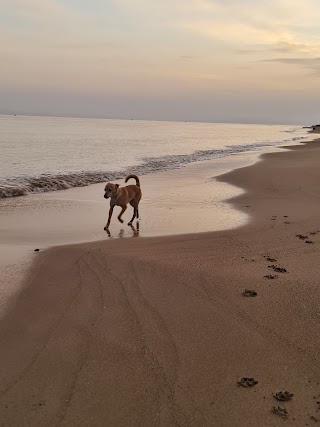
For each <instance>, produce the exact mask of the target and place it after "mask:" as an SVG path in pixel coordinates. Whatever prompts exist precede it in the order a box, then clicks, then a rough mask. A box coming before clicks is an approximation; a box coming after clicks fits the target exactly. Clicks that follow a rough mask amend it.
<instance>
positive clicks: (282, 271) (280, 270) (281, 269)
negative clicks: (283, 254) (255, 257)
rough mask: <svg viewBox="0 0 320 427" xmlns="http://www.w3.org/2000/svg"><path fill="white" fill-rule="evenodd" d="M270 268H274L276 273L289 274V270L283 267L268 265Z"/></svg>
mask: <svg viewBox="0 0 320 427" xmlns="http://www.w3.org/2000/svg"><path fill="white" fill-rule="evenodd" d="M268 267H269V268H272V269H273V270H274V271H276V272H277V273H287V270H286V269H285V268H283V267H277V266H276V265H274V264H272V265H268Z"/></svg>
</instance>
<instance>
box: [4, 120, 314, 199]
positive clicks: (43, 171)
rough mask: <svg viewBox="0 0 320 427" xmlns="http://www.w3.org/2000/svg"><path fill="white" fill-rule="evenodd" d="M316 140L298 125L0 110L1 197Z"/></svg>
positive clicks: (101, 180) (154, 170) (77, 185)
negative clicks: (26, 113)
mask: <svg viewBox="0 0 320 427" xmlns="http://www.w3.org/2000/svg"><path fill="white" fill-rule="evenodd" d="M306 139H312V138H310V134H308V129H305V128H302V127H301V126H297V125H290V126H289V125H257V124H230V123H195V122H171V121H170V122H165V121H144V120H110V119H85V118H67V117H36V116H19V115H17V116H5V115H0V198H7V197H16V196H26V195H28V194H32V193H41V192H48V191H56V190H61V189H68V188H72V187H80V186H86V185H89V184H93V183H98V182H105V181H112V180H117V179H120V178H123V177H125V176H126V175H127V174H129V173H135V174H137V175H139V176H141V175H146V174H150V173H153V172H159V171H167V170H171V169H176V168H181V167H183V166H185V165H187V164H189V163H192V162H200V161H203V160H212V159H215V158H220V157H225V156H236V155H237V154H239V153H244V152H251V151H261V150H263V149H264V148H266V147H272V146H281V145H285V144H291V143H293V142H296V141H303V140H306Z"/></svg>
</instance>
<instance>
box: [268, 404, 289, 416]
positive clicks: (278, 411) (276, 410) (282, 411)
mask: <svg viewBox="0 0 320 427" xmlns="http://www.w3.org/2000/svg"><path fill="white" fill-rule="evenodd" d="M272 412H273V413H274V414H276V415H279V416H280V417H282V418H287V417H288V415H289V414H288V411H287V410H286V408H284V407H283V406H274V407H273V408H272Z"/></svg>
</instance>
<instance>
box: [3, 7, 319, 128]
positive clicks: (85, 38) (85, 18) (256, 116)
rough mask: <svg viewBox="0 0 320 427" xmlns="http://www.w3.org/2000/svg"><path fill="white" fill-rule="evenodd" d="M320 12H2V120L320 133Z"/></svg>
mask: <svg viewBox="0 0 320 427" xmlns="http://www.w3.org/2000/svg"><path fill="white" fill-rule="evenodd" d="M319 16H320V1H319V0H242V1H241V0H0V36H1V37H0V113H5V114H7V113H9V114H40V115H57V116H78V117H105V118H120V119H121V118H124V119H125V118H128V119H155V120H182V121H184V120H187V121H205V122H206V121H208V122H236V123H274V124H306V125H307V124H314V123H319V122H320V25H319Z"/></svg>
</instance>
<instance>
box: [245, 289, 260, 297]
mask: <svg viewBox="0 0 320 427" xmlns="http://www.w3.org/2000/svg"><path fill="white" fill-rule="evenodd" d="M242 295H243V296H244V297H256V296H257V295H258V294H257V292H256V291H250V290H249V289H245V290H244V292H242Z"/></svg>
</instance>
